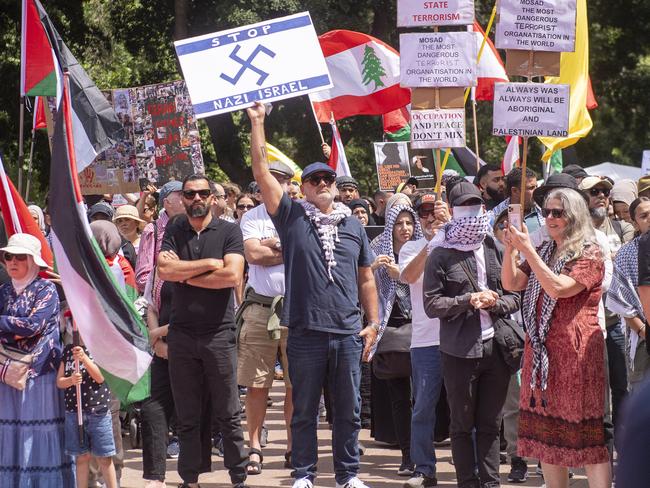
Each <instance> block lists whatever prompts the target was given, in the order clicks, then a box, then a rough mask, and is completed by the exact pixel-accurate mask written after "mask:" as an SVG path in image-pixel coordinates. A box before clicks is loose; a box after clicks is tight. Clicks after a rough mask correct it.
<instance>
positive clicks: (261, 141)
mask: <svg viewBox="0 0 650 488" xmlns="http://www.w3.org/2000/svg"><path fill="white" fill-rule="evenodd" d="M247 112H248V117H249V118H250V119H251V159H252V164H253V177H254V178H255V181H256V182H257V184H258V185H259V187H260V190H261V191H262V194H263V195H264V205H266V210H267V211H268V213H269V215H275V214H276V213H277V211H278V207H279V205H280V200H281V199H282V194H283V193H284V192H283V191H282V187H281V186H280V183H278V180H276V179H275V177H274V176H273V175H272V174H271V172H270V171H269V162H268V159H267V157H266V136H265V135H264V118H265V116H266V112H265V108H264V105H263V104H262V103H261V102H256V103H255V106H254V107H251V108H249V109H248V110H247Z"/></svg>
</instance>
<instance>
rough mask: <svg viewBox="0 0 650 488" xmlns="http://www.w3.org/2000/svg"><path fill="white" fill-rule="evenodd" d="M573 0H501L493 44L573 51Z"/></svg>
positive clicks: (539, 49)
mask: <svg viewBox="0 0 650 488" xmlns="http://www.w3.org/2000/svg"><path fill="white" fill-rule="evenodd" d="M575 40H576V0H500V2H499V22H498V23H497V33H496V47H497V48H499V49H519V50H522V51H554V52H573V51H574V50H575Z"/></svg>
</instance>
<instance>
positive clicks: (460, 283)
mask: <svg viewBox="0 0 650 488" xmlns="http://www.w3.org/2000/svg"><path fill="white" fill-rule="evenodd" d="M483 247H484V249H485V267H486V274H487V284H488V288H489V289H490V290H493V291H496V292H497V293H498V294H499V298H498V299H497V303H496V305H495V306H494V307H493V308H492V309H489V310H488V311H489V312H490V314H491V315H492V317H493V319H494V318H495V317H504V316H508V315H510V314H511V313H513V312H515V311H516V310H518V309H519V294H512V293H509V292H504V290H503V287H502V286H501V262H502V255H501V252H500V251H499V250H498V249H497V248H496V245H495V241H494V239H493V238H492V237H490V236H487V237H486V238H485V241H484V243H483ZM463 261H464V262H465V263H466V264H467V267H468V268H469V270H470V271H471V272H472V273H473V275H474V279H475V280H476V281H478V277H477V274H476V273H477V271H476V258H475V257H474V253H473V252H472V251H458V250H456V249H448V248H444V247H438V248H435V249H434V250H433V251H432V252H431V255H430V256H429V258H428V259H427V263H426V266H425V268H424V283H423V294H424V310H425V312H426V313H427V315H428V316H429V317H431V318H435V317H437V318H439V319H440V351H442V352H444V353H445V354H449V355H451V356H456V357H460V358H480V357H483V341H482V339H481V319H480V316H479V311H478V310H476V309H475V308H474V307H472V306H471V305H470V303H469V299H470V296H471V294H472V293H474V292H475V291H476V290H475V289H474V287H473V286H472V284H471V282H470V281H469V278H468V277H467V273H465V271H464V269H463V267H462V266H461V265H460V264H459V263H461V262H463Z"/></svg>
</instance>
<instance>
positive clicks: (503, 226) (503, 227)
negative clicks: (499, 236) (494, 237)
mask: <svg viewBox="0 0 650 488" xmlns="http://www.w3.org/2000/svg"><path fill="white" fill-rule="evenodd" d="M507 226H508V224H507V222H499V223H498V224H497V229H498V230H506V227H507Z"/></svg>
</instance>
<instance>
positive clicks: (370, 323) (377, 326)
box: [367, 322, 380, 332]
mask: <svg viewBox="0 0 650 488" xmlns="http://www.w3.org/2000/svg"><path fill="white" fill-rule="evenodd" d="M367 327H372V328H373V329H375V332H379V327H380V325H379V322H369V323H368V325H367Z"/></svg>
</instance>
